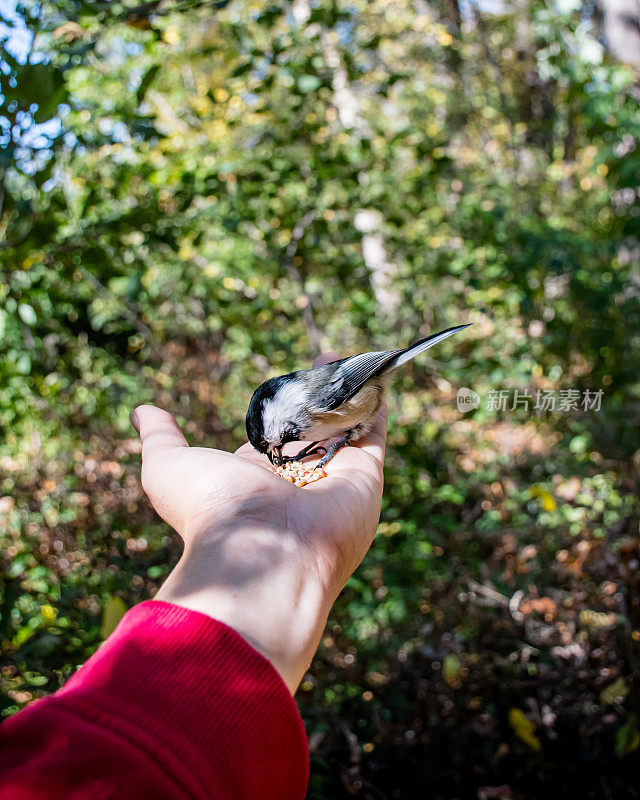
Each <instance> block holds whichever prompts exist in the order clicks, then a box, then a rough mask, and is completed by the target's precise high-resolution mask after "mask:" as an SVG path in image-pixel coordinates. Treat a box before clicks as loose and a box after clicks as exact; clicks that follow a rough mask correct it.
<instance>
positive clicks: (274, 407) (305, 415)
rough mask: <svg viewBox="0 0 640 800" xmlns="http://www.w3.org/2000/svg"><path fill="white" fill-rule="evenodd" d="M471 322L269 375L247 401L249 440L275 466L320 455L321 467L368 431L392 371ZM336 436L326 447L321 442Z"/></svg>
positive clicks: (319, 463)
mask: <svg viewBox="0 0 640 800" xmlns="http://www.w3.org/2000/svg"><path fill="white" fill-rule="evenodd" d="M470 324H472V323H468V324H466V325H457V326H455V327H453V328H447V329H446V330H444V331H440V332H439V333H434V334H431V336H427V337H426V338H425V339H420V341H418V342H414V343H413V344H411V345H409V347H406V348H404V350H379V351H375V352H368V353H359V354H358V355H355V356H348V357H347V358H340V359H338V360H336V361H330V362H329V363H328V364H323V365H322V366H319V367H312V368H311V369H304V370H298V371H297V372H290V373H289V374H287V375H279V376H277V377H275V378H269V380H267V381H265V382H264V383H263V384H262V385H261V386H259V387H258V388H257V389H256V391H255V392H254V393H253V396H252V398H251V401H250V403H249V409H248V411H247V418H246V428H247V436H248V438H249V442H250V443H251V444H252V445H253V447H254V448H255V449H256V450H257V451H258V452H259V453H264V454H266V455H267V457H268V458H269V461H270V462H271V463H272V464H273V465H274V466H281V465H282V464H286V463H288V462H290V461H299V460H300V459H301V458H305V457H307V456H312V455H317V454H320V453H324V455H323V457H322V458H321V459H320V461H319V462H318V464H317V467H319V468H322V467H324V466H325V465H326V464H327V463H328V462H329V461H330V460H331V459H332V458H333V457H334V456H335V454H336V453H337V452H338V450H340V449H341V448H342V447H345V446H346V445H348V444H351V443H352V442H356V441H358V439H361V438H362V437H363V436H366V434H367V433H369V431H370V430H371V428H372V427H373V421H374V419H375V416H376V414H377V412H378V409H379V408H380V406H381V405H382V401H383V399H384V394H385V391H386V389H387V387H388V385H389V383H390V381H391V373H392V372H393V371H394V370H395V369H397V368H398V367H400V366H402V365H403V364H406V363H407V361H411V359H413V358H415V357H416V356H417V355H419V354H420V353H423V352H424V351H425V350H428V349H429V348H430V347H433V346H434V345H436V344H438V343H439V342H442V341H444V340H445V339H448V338H449V336H453V335H454V333H458V332H459V331H462V330H464V329H465V328H468V327H469V325H470ZM335 437H339V439H338V441H336V442H334V443H333V444H332V445H330V446H329V447H325V446H324V445H322V444H321V443H322V442H326V441H328V440H329V439H333V438H335ZM310 440H312V441H311V443H310V444H308V445H307V446H306V447H304V448H303V449H302V450H300V452H299V453H297V454H296V455H295V456H284V455H283V454H282V448H283V446H284V445H285V444H287V443H288V442H296V441H310Z"/></svg>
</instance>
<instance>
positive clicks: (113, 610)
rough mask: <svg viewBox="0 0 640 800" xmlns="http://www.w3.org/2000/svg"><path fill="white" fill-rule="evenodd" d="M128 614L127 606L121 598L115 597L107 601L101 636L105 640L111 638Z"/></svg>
mask: <svg viewBox="0 0 640 800" xmlns="http://www.w3.org/2000/svg"><path fill="white" fill-rule="evenodd" d="M126 613H127V606H126V604H125V602H124V600H123V599H122V598H121V597H118V596H117V595H114V596H113V597H110V598H109V599H108V600H107V602H106V603H105V606H104V608H103V609H102V626H101V628H100V635H101V636H102V638H103V639H106V638H107V637H109V636H111V634H112V633H113V632H114V631H115V629H116V628H117V626H118V623H119V622H120V620H121V619H122V617H123V616H124V615H125V614H126Z"/></svg>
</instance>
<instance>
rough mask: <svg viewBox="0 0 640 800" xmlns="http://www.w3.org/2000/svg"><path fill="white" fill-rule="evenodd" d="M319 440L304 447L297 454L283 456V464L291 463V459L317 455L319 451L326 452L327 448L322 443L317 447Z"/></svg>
mask: <svg viewBox="0 0 640 800" xmlns="http://www.w3.org/2000/svg"><path fill="white" fill-rule="evenodd" d="M318 444H319V442H311V444H308V445H307V446H306V447H303V448H302V450H301V451H300V452H299V453H296V455H295V456H282V458H281V463H282V464H289V463H290V462H291V461H300V459H301V458H306V457H307V456H315V455H317V454H318V453H326V452H327V448H326V447H323V446H322V445H320V447H317V446H316V445H318Z"/></svg>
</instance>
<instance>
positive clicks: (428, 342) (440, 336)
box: [383, 322, 473, 374]
mask: <svg viewBox="0 0 640 800" xmlns="http://www.w3.org/2000/svg"><path fill="white" fill-rule="evenodd" d="M472 324H473V323H471V322H469V323H467V324H466V325H456V326H455V327H454V328H447V329H446V331H440V333H432V334H431V336H427V338H426V339H421V340H420V341H419V342H415V344H412V345H409V347H407V349H406V350H401V351H400V352H399V353H398V355H397V356H396V357H395V358H394V359H392V360H391V361H389V362H388V363H387V364H386V365H385V368H384V370H383V374H384V373H387V372H391V371H392V370H394V369H396V368H397V367H400V366H402V365H403V364H406V363H407V361H411V359H412V358H415V357H416V356H417V355H419V354H420V353H424V351H425V350H428V349H429V348H430V347H433V346H434V345H435V344H438V343H439V342H442V341H444V340H445V339H448V338H449V336H453V334H454V333H458V331H462V330H464V329H465V328H468V327H469V326H470V325H472Z"/></svg>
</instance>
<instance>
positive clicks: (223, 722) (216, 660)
mask: <svg viewBox="0 0 640 800" xmlns="http://www.w3.org/2000/svg"><path fill="white" fill-rule="evenodd" d="M51 699H52V700H56V701H57V702H58V703H61V704H62V705H64V706H65V707H67V708H69V709H70V710H72V711H75V712H76V713H78V714H81V715H82V716H84V717H87V718H89V719H94V720H95V721H96V722H98V723H99V724H102V725H105V726H106V727H108V728H109V729H110V730H112V731H116V732H118V733H120V734H121V735H122V736H123V737H125V738H126V739H127V741H129V742H131V743H132V744H134V745H135V746H137V747H139V748H140V749H141V750H143V751H144V752H145V753H146V754H147V755H149V756H150V757H151V758H153V759H154V760H155V761H156V762H157V763H159V764H161V765H162V766H163V767H164V769H165V770H166V771H168V772H171V773H172V775H173V776H174V777H175V778H176V779H177V780H178V781H179V782H180V783H181V784H182V786H183V787H184V789H185V790H186V791H188V792H189V793H190V794H192V795H193V796H194V797H197V798H201V797H202V798H207V800H211V798H213V799H214V800H218V798H225V799H226V798H233V800H245V799H246V800H256V798H260V800H271V798H273V800H289V798H291V799H292V800H293V799H294V798H302V797H303V796H304V793H305V790H306V785H307V780H308V748H307V740H306V736H305V731H304V726H303V724H302V720H301V718H300V715H299V713H298V709H297V707H296V704H295V702H294V700H293V698H292V697H291V694H290V693H289V690H288V689H287V687H286V685H285V683H284V682H283V680H282V678H281V677H280V676H279V674H278V673H277V672H276V670H275V669H274V667H273V666H272V665H271V663H270V662H269V661H267V659H266V658H264V657H263V656H262V655H260V654H259V653H258V652H256V651H255V650H254V649H253V648H252V647H251V646H250V645H249V644H247V642H246V641H245V640H244V639H243V638H242V637H241V636H240V635H239V634H237V633H236V632H235V631H234V630H232V629H231V628H229V627H228V626H227V625H225V624H223V623H221V622H218V621H217V620H214V619H211V618H210V617H208V616H206V615H205V614H201V613H200V612H197V611H191V610H189V609H186V608H182V607H181V606H176V605H173V604H171V603H165V602H162V601H158V600H150V601H147V602H144V603H140V604H139V605H137V606H135V607H134V608H132V609H131V611H129V612H128V613H127V614H125V616H124V617H123V618H122V620H121V622H120V624H119V625H118V627H117V629H116V631H115V632H114V633H113V634H112V635H111V636H110V637H109V639H107V641H106V642H105V643H104V644H103V645H102V647H101V648H100V649H99V650H98V652H97V653H96V654H95V655H94V656H93V657H92V658H90V659H89V661H87V663H86V664H85V665H84V666H83V667H82V668H81V669H80V670H79V671H78V672H77V673H76V674H75V675H74V676H73V677H72V678H71V679H70V680H69V681H68V682H67V684H66V685H65V686H64V687H63V688H62V689H61V690H60V691H59V692H58V693H57V695H55V697H54V698H51Z"/></svg>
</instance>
